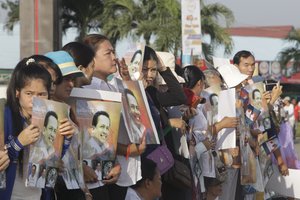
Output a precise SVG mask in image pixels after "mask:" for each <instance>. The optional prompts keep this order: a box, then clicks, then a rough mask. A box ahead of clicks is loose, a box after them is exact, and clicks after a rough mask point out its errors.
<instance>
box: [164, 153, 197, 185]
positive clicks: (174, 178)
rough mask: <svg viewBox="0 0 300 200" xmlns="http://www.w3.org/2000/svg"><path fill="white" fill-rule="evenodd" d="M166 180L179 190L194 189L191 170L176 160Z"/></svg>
mask: <svg viewBox="0 0 300 200" xmlns="http://www.w3.org/2000/svg"><path fill="white" fill-rule="evenodd" d="M164 180H165V181H166V182H167V183H168V184H170V185H172V186H174V187H176V188H179V189H184V188H191V187H192V176H191V170H190V168H189V166H188V165H187V164H185V163H184V162H183V161H180V160H178V159H175V161H174V166H173V167H172V168H171V169H170V170H169V171H168V172H167V173H166V174H165V175H164Z"/></svg>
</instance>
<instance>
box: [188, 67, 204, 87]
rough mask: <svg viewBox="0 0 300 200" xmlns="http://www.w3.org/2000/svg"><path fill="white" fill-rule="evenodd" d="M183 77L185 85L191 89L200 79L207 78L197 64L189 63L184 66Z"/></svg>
mask: <svg viewBox="0 0 300 200" xmlns="http://www.w3.org/2000/svg"><path fill="white" fill-rule="evenodd" d="M183 78H184V80H185V86H186V87H187V88H189V89H192V88H193V87H194V86H195V85H196V84H197V82H198V81H199V80H201V81H203V80H205V76H204V74H203V72H202V71H201V70H200V69H199V68H198V67H196V66H195V65H188V66H186V67H184V68H183Z"/></svg>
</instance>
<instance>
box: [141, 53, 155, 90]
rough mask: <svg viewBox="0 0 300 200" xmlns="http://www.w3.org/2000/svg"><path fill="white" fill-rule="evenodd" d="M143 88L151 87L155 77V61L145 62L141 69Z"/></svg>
mask: <svg viewBox="0 0 300 200" xmlns="http://www.w3.org/2000/svg"><path fill="white" fill-rule="evenodd" d="M142 73H143V77H142V80H143V81H144V86H145V88H146V87H148V86H150V85H152V84H153V81H154V79H155V78H156V75H157V62H156V61H155V60H152V59H151V60H146V61H145V62H144V65H143V69H142Z"/></svg>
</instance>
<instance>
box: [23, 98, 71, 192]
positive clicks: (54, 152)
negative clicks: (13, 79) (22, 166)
mask: <svg viewBox="0 0 300 200" xmlns="http://www.w3.org/2000/svg"><path fill="white" fill-rule="evenodd" d="M69 110H70V107H69V106H68V105H67V104H65V103H60V102H56V101H51V100H46V99H40V98H33V108H32V124H33V125H35V126H37V127H38V128H39V130H40V137H39V139H38V140H37V141H36V142H35V143H34V144H32V145H31V146H30V153H29V163H28V176H27V179H26V182H25V185H26V186H30V187H39V188H44V187H45V186H47V187H54V185H55V182H56V178H57V175H58V168H59V166H60V162H59V160H60V159H61V158H62V156H63V146H64V145H68V144H67V143H68V142H66V138H64V136H62V135H60V134H59V132H58V128H59V122H60V120H62V119H65V118H68V119H69Z"/></svg>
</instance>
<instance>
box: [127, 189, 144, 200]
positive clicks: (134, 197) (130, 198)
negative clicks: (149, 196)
mask: <svg viewBox="0 0 300 200" xmlns="http://www.w3.org/2000/svg"><path fill="white" fill-rule="evenodd" d="M125 200H144V199H143V198H142V197H140V196H139V195H138V194H137V192H136V191H135V190H134V189H132V188H131V187H129V188H128V189H127V193H126V197H125Z"/></svg>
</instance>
